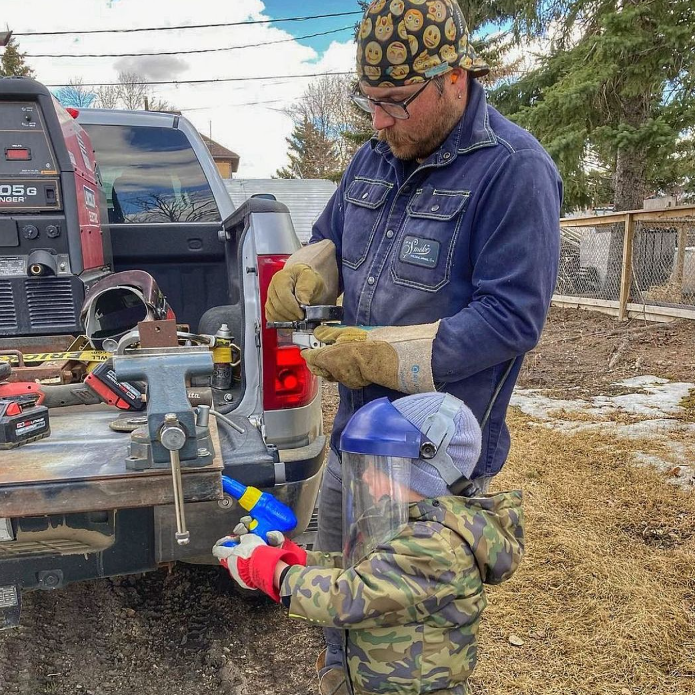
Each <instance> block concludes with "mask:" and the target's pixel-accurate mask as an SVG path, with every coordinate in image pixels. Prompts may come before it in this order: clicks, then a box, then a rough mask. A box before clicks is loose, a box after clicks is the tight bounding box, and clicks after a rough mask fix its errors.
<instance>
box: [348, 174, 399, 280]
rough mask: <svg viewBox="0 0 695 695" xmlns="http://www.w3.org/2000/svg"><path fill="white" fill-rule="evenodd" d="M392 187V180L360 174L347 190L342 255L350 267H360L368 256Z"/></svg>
mask: <svg viewBox="0 0 695 695" xmlns="http://www.w3.org/2000/svg"><path fill="white" fill-rule="evenodd" d="M392 188H393V184H392V183H389V182H388V181H377V180H374V179H366V178H359V177H358V178H356V179H355V180H354V181H353V182H352V183H351V184H350V185H349V186H348V188H347V190H346V191H345V222H344V225H343V229H344V232H343V251H342V257H343V264H344V265H346V266H348V268H353V269H354V268H359V266H361V265H362V263H364V261H365V260H366V259H367V255H368V253H369V249H370V247H371V245H372V242H373V241H374V235H375V234H376V230H377V228H378V227H379V223H380V222H381V218H382V217H383V215H384V210H385V209H386V205H385V203H386V198H387V197H388V194H389V192H390V191H391V189H392Z"/></svg>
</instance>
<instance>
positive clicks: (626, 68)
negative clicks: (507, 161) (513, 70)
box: [491, 0, 695, 210]
mask: <svg viewBox="0 0 695 695" xmlns="http://www.w3.org/2000/svg"><path fill="white" fill-rule="evenodd" d="M548 27H553V31H554V35H553V40H552V42H551V47H550V52H549V54H548V55H546V56H544V57H542V58H541V60H540V64H539V67H538V68H537V69H535V70H533V71H532V72H530V73H529V74H527V75H526V76H524V77H522V78H521V79H519V80H518V81H516V82H512V83H509V84H504V85H502V86H500V87H498V88H497V89H495V90H494V91H493V92H492V94H491V100H492V102H493V103H494V104H495V105H496V106H497V107H498V108H499V109H500V110H501V111H502V112H503V113H505V114H506V115H508V116H510V117H511V118H512V119H513V120H515V121H516V122H518V123H519V124H521V125H522V126H524V127H526V128H528V129H529V130H531V131H532V132H533V133H534V134H535V135H536V137H538V138H539V139H540V141H541V142H542V143H543V144H544V145H545V147H546V148H547V149H548V151H549V152H550V154H551V155H552V156H553V158H554V159H555V161H556V163H557V164H558V165H559V168H560V170H561V173H562V175H563V178H564V180H565V187H566V200H565V207H569V208H572V207H575V206H580V205H587V204H596V203H598V202H603V201H597V200H595V199H594V197H593V196H594V195H595V193H594V189H595V188H598V189H600V188H602V187H601V186H598V187H593V188H592V186H591V183H592V182H593V183H596V181H597V179H601V172H602V171H604V172H605V171H606V170H607V171H608V172H609V174H610V173H612V177H611V179H612V180H611V181H610V184H611V187H612V190H613V202H614V204H615V207H616V209H617V210H626V209H634V208H640V207H642V202H643V199H644V197H645V196H646V195H647V194H649V193H652V192H656V191H657V190H659V189H661V190H664V189H668V188H671V187H674V186H678V185H680V183H682V181H680V182H679V180H678V179H679V178H680V179H683V164H684V162H686V161H687V160H688V158H690V162H692V161H693V160H692V154H693V145H692V131H693V128H695V35H694V34H695V32H693V9H692V1H691V0H604V1H603V2H601V3H594V2H593V0H556V1H555V2H554V3H550V4H548V3H543V2H538V4H537V5H536V6H534V7H531V6H528V7H526V11H525V12H521V11H520V12H519V15H518V16H517V19H516V20H515V30H516V32H517V35H518V36H525V37H526V38H527V39H528V38H533V37H540V36H542V35H543V34H544V31H545V29H547V28H548ZM684 149H685V150H686V153H684V152H683V150H684ZM688 153H689V154H688ZM592 162H593V164H595V165H596V166H592ZM690 172H691V174H692V167H691V169H690ZM603 178H604V180H605V178H606V176H605V174H604V176H603ZM603 188H604V190H605V187H603ZM602 195H605V193H603V194H602Z"/></svg>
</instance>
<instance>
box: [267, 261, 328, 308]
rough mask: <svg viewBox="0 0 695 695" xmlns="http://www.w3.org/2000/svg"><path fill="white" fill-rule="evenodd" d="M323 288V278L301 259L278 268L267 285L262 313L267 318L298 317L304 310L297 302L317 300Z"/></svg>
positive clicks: (324, 286)
mask: <svg viewBox="0 0 695 695" xmlns="http://www.w3.org/2000/svg"><path fill="white" fill-rule="evenodd" d="M325 291H326V285H325V283H324V282H323V278H322V277H321V276H320V275H319V274H318V273H317V272H316V271H315V270H314V269H313V268H310V267H309V266H308V265H305V264H304V263H296V264H295V265H291V266H290V267H289V268H283V269H282V270H278V272H277V273H275V275H273V279H272V280H271V281H270V287H268V298H267V299H266V302H265V317H266V319H267V320H268V321H301V320H302V319H303V318H304V311H303V310H302V307H301V306H300V305H302V304H304V305H305V306H306V305H311V304H317V303H318V302H317V301H316V300H317V299H318V298H319V297H321V296H322V295H323V294H324V293H325Z"/></svg>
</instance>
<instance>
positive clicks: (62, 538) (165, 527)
mask: <svg viewBox="0 0 695 695" xmlns="http://www.w3.org/2000/svg"><path fill="white" fill-rule="evenodd" d="M325 443H326V439H325V437H323V436H321V437H318V438H317V439H316V440H315V441H314V442H313V443H312V444H310V445H309V446H306V447H301V448H300V449H293V450H287V451H283V452H281V459H282V460H281V461H280V462H279V463H278V462H276V463H274V464H263V463H260V464H257V465H256V466H255V467H254V466H252V465H251V464H244V465H242V466H235V465H233V464H231V465H226V466H225V471H224V472H225V474H226V475H230V476H232V477H235V478H236V479H237V480H239V481H240V482H242V483H244V484H246V485H255V486H257V487H259V486H260V487H261V488H262V489H264V490H266V491H268V492H271V493H272V494H273V495H274V496H275V497H276V498H277V499H279V500H281V501H283V502H284V503H285V504H287V505H288V506H290V507H292V509H293V510H294V512H295V514H296V515H297V519H298V525H297V528H296V530H295V532H294V534H293V535H299V534H300V533H302V532H303V531H304V530H305V529H306V527H307V525H308V524H309V521H310V519H311V515H312V512H313V511H314V506H315V501H316V496H317V494H318V488H319V485H320V482H321V475H322V468H323V454H324V448H325ZM271 475H272V478H273V484H270V485H268V484H263V483H264V482H267V481H268V479H269V477H270V476H271ZM275 480H277V481H278V482H277V484H275ZM245 513H246V512H245V511H244V510H242V509H241V508H240V507H239V506H238V504H237V503H236V502H235V501H234V500H232V499H231V498H225V499H222V500H219V501H211V502H187V503H186V519H187V522H188V528H189V530H190V532H191V541H190V543H189V545H187V546H180V545H178V544H177V543H176V540H175V536H174V532H175V531H176V519H175V515H174V508H173V505H170V504H169V505H159V506H155V507H142V508H137V509H115V510H105V511H104V510H102V511H95V512H84V513H74V514H57V515H51V516H41V517H23V518H16V519H14V521H13V531H12V533H13V535H14V538H13V539H12V540H0V591H2V590H3V589H7V592H6V593H7V595H8V596H9V594H10V593H11V592H10V591H9V589H10V588H11V587H15V588H16V590H17V591H20V590H25V591H26V590H33V589H58V588H61V587H63V586H65V585H66V584H69V583H72V582H77V581H83V580H87V579H98V578H102V577H109V576H117V575H124V574H135V573H139V572H147V571H151V570H154V569H156V568H157V566H158V565H159V564H161V563H167V562H173V561H176V560H186V561H189V562H198V563H202V564H207V563H210V564H214V563H215V560H214V558H213V557H212V555H211V554H210V549H211V548H212V545H213V544H214V542H215V541H216V540H217V539H218V538H220V537H222V536H224V535H226V534H228V533H230V532H231V530H232V529H233V528H234V526H235V525H236V523H237V522H238V520H239V518H240V517H241V516H243V515H244V514H245ZM3 537H7V536H3ZM3 610H4V609H3V606H2V601H0V612H3ZM0 623H2V621H1V620H0Z"/></svg>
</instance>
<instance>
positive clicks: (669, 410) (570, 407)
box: [511, 375, 695, 490]
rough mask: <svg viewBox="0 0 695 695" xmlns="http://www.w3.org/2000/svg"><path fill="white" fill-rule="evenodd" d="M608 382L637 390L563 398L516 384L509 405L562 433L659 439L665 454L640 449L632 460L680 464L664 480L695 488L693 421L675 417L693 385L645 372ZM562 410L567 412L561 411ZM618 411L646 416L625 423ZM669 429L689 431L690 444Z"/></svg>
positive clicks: (685, 433)
mask: <svg viewBox="0 0 695 695" xmlns="http://www.w3.org/2000/svg"><path fill="white" fill-rule="evenodd" d="M613 385H614V386H622V387H623V388H632V389H635V390H636V391H637V390H638V391H640V392H639V393H632V394H624V395H621V396H594V397H593V398H591V399H590V400H587V399H582V398H577V399H574V400H568V399H559V398H550V397H548V396H546V395H544V393H543V391H542V390H539V389H515V391H514V394H513V395H512V399H511V405H513V406H516V407H517V408H519V409H520V410H521V411H522V412H524V413H526V414H527V415H530V416H531V417H533V418H535V419H536V420H540V421H541V422H540V423H538V425H539V426H541V427H548V428H550V429H553V430H558V431H560V432H564V433H576V432H592V431H593V432H610V433H611V434H612V435H614V436H616V437H622V438H626V439H651V440H653V441H659V443H660V444H662V445H663V446H664V448H665V449H666V450H667V452H668V454H667V458H666V459H664V458H661V457H658V456H655V455H653V454H648V453H646V452H644V451H635V452H634V458H635V462H636V463H639V464H640V465H653V466H655V467H656V468H657V469H659V470H661V471H664V472H667V471H670V470H672V469H673V468H674V467H676V466H677V467H679V468H680V469H681V470H680V475H678V476H672V477H670V478H669V482H672V483H675V484H677V485H680V486H681V487H683V488H686V489H690V490H692V489H695V465H694V464H693V455H692V452H693V449H694V448H695V423H687V422H683V421H681V420H678V419H675V418H676V417H677V416H678V415H680V414H682V413H683V412H684V409H683V408H682V407H681V406H680V402H681V401H682V400H683V398H685V397H686V396H687V395H688V394H689V393H690V392H691V391H692V390H693V389H695V384H690V383H686V382H672V381H669V380H668V379H663V378H661V377H656V376H652V375H645V376H638V377H634V378H632V379H625V380H623V381H619V382H616V383H615V384H613ZM563 411H564V413H565V415H566V417H563V416H562V412H563ZM572 413H577V414H581V415H583V418H582V419H572ZM620 415H628V416H637V417H646V418H647V419H645V420H640V421H639V422H634V423H625V422H621V421H620ZM593 418H596V419H595V420H593ZM674 433H678V435H679V437H681V438H682V437H685V438H686V439H689V438H690V437H692V443H691V444H690V446H688V445H687V444H685V443H684V442H682V441H672V435H673V434H674Z"/></svg>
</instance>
